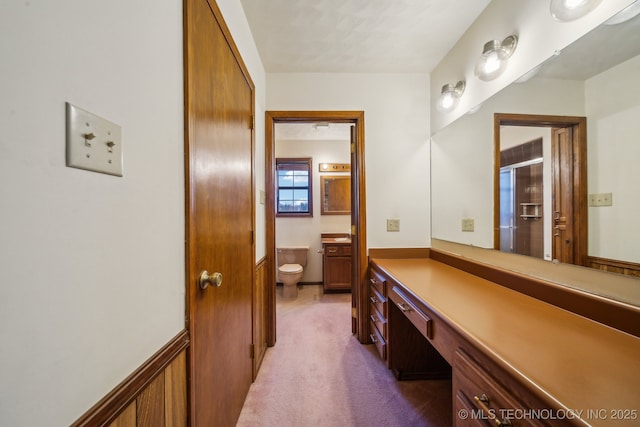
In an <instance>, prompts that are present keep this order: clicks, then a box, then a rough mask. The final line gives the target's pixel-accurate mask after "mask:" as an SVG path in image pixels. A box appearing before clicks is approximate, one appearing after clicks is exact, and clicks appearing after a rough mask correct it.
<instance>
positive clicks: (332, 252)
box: [324, 244, 351, 256]
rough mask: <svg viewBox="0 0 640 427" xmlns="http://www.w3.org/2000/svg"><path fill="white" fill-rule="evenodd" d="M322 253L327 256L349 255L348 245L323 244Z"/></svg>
mask: <svg viewBox="0 0 640 427" xmlns="http://www.w3.org/2000/svg"><path fill="white" fill-rule="evenodd" d="M324 253H325V254H326V255H327V256H351V246H350V245H328V244H325V245H324Z"/></svg>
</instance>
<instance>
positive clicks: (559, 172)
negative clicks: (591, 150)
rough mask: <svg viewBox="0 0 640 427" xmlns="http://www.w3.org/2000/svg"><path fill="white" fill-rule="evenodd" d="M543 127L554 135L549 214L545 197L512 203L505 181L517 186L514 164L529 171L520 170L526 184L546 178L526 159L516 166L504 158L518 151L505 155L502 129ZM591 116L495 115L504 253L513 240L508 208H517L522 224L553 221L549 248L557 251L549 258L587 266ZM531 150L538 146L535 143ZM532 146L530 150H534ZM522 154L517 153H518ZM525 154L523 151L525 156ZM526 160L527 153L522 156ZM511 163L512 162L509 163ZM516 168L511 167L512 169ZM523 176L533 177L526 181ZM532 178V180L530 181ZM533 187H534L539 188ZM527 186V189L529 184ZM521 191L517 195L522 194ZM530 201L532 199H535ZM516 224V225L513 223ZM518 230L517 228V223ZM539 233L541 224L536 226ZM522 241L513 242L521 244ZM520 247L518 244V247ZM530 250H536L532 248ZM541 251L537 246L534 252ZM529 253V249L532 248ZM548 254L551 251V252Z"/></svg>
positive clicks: (497, 229)
mask: <svg viewBox="0 0 640 427" xmlns="http://www.w3.org/2000/svg"><path fill="white" fill-rule="evenodd" d="M517 126H520V127H529V128H531V127H537V128H547V129H548V133H549V134H550V149H549V151H550V161H549V164H550V185H549V187H550V190H551V196H550V198H549V205H550V209H549V210H547V212H548V214H547V215H544V214H543V212H542V209H543V198H536V197H533V196H534V195H533V194H529V195H527V196H526V197H527V200H526V201H521V202H519V203H517V204H516V202H515V201H514V200H513V201H512V200H509V197H510V195H513V197H514V199H515V197H516V196H515V194H516V193H514V192H508V191H506V188H507V185H501V183H508V182H510V183H511V184H512V185H513V186H514V187H515V184H514V179H515V176H516V171H515V169H516V168H514V167H513V166H523V167H525V166H526V167H527V170H524V169H523V170H522V171H521V172H520V175H521V179H522V180H523V182H525V183H526V182H529V183H530V182H531V181H532V179H534V177H535V175H538V174H540V173H541V172H540V170H539V167H538V166H536V165H535V161H533V162H532V161H531V160H525V159H524V158H520V159H519V160H521V161H522V162H521V164H517V162H515V161H514V162H513V163H514V164H513V165H509V164H505V165H503V163H505V160H504V158H505V157H508V156H510V155H511V154H513V153H505V150H501V148H504V147H503V145H502V141H501V128H503V127H517ZM586 131H587V127H586V118H585V117H571V116H546V115H527V114H501V113H496V114H495V115H494V147H495V160H494V164H495V167H494V248H495V249H498V250H500V249H501V247H504V245H505V242H506V241H507V240H509V239H508V237H509V236H507V234H508V233H507V232H506V231H509V233H511V234H512V235H514V232H513V230H509V225H508V224H506V223H505V221H504V220H505V218H506V217H507V215H506V213H507V210H509V209H510V210H513V211H515V212H514V214H515V215H514V217H515V218H518V221H520V223H522V224H524V223H525V222H527V223H528V224H534V225H535V221H536V218H538V220H539V219H544V222H546V223H548V224H549V225H548V226H545V229H548V230H550V231H549V233H547V234H548V235H549V242H550V244H549V247H550V248H551V251H550V252H551V253H550V254H547V255H549V256H545V258H549V259H552V260H553V261H556V262H564V263H571V264H575V265H585V259H586V255H587V245H588V243H587V229H588V227H587V158H586V155H587V149H586V145H587V137H586ZM531 147H535V143H534V142H533V141H531ZM531 147H530V148H531ZM516 151H517V150H516ZM521 151H522V150H520V152H521ZM520 155H521V156H522V154H520ZM506 163H508V162H506ZM510 166H511V167H510ZM523 175H527V176H526V177H525V176H523ZM525 178H526V179H525ZM533 187H534V185H530V186H529V188H533ZM525 188H526V186H525ZM516 192H517V191H516ZM529 199H530V200H529ZM513 224H514V223H512V225H513ZM516 228H517V225H516ZM535 229H536V230H537V231H536V232H540V231H539V230H541V229H542V227H541V226H537V227H536V228H535ZM516 240H517V239H513V241H512V243H514V245H517V244H516ZM514 247H515V246H514ZM529 249H530V248H529ZM534 249H535V250H536V251H537V250H538V249H537V248H534ZM527 250H528V249H527ZM536 251H534V253H523V254H524V255H533V256H538V255H539V252H536ZM514 252H516V251H514ZM545 252H546V251H545Z"/></svg>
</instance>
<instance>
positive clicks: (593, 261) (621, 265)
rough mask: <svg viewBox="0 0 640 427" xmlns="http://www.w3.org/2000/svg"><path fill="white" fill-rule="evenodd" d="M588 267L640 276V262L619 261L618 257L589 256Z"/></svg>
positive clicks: (587, 259)
mask: <svg viewBox="0 0 640 427" xmlns="http://www.w3.org/2000/svg"><path fill="white" fill-rule="evenodd" d="M586 264H587V267H591V268H596V269H598V270H602V271H608V272H610V273H618V274H624V275H625V276H633V277H640V264H638V263H635V262H627V261H618V260H616V259H609V258H598V257H594V256H588V257H587V258H586Z"/></svg>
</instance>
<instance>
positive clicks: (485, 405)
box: [473, 393, 513, 427]
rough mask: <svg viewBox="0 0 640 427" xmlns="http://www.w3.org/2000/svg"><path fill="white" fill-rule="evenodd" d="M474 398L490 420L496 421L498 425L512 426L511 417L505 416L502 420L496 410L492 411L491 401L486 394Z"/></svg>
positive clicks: (503, 426)
mask: <svg viewBox="0 0 640 427" xmlns="http://www.w3.org/2000/svg"><path fill="white" fill-rule="evenodd" d="M473 400H475V401H476V403H477V404H478V406H479V407H480V409H482V410H483V411H484V412H486V416H487V418H489V419H490V420H493V421H494V422H495V423H496V426H497V427H510V426H512V425H513V424H511V421H510V420H509V419H506V418H505V419H503V420H500V419H499V418H498V417H496V414H495V411H492V410H491V409H489V402H490V401H489V398H488V397H487V395H486V394H484V393H482V395H481V396H480V397H478V396H473Z"/></svg>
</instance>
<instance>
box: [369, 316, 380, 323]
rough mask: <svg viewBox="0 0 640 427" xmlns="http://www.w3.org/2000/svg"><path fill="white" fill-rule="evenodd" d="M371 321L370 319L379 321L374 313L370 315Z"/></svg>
mask: <svg viewBox="0 0 640 427" xmlns="http://www.w3.org/2000/svg"><path fill="white" fill-rule="evenodd" d="M371 321H372V322H373V323H376V322H379V320H378V318H377V317H376V315H375V314H372V315H371Z"/></svg>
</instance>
